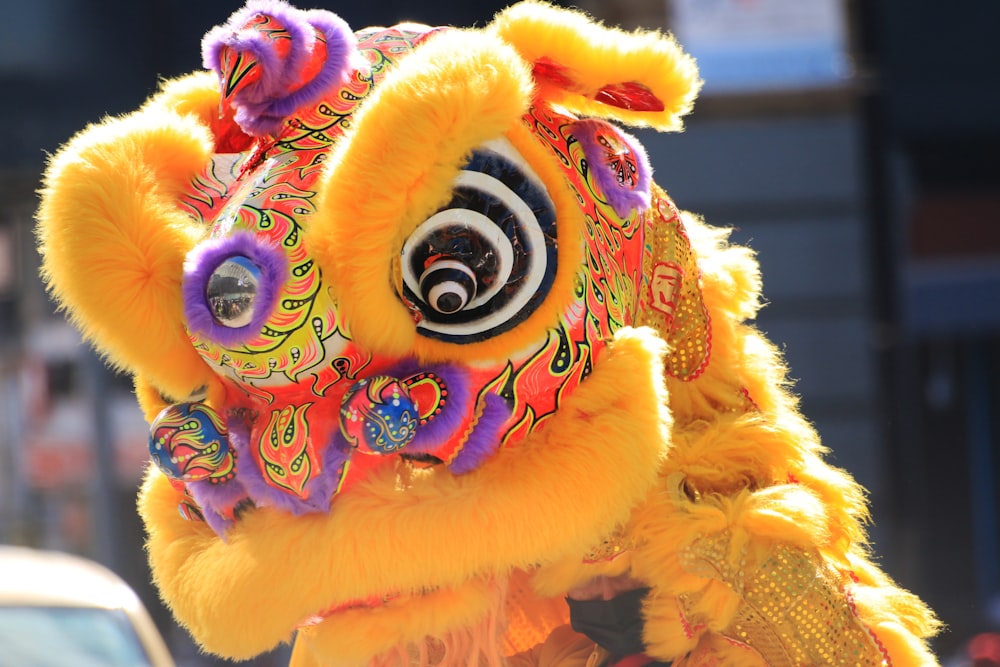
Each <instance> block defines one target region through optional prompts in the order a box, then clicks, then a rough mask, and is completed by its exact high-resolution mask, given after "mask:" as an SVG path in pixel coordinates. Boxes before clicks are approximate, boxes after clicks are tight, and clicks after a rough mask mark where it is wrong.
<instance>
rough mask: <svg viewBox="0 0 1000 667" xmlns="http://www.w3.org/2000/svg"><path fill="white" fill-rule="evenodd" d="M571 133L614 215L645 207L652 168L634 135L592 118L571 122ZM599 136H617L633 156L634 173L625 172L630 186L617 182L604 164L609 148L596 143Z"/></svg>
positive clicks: (626, 215)
mask: <svg viewBox="0 0 1000 667" xmlns="http://www.w3.org/2000/svg"><path fill="white" fill-rule="evenodd" d="M572 132H573V136H574V137H576V139H577V141H579V142H580V146H581V147H583V152H584V154H585V155H586V156H587V162H588V163H589V164H590V173H591V174H592V175H593V177H594V181H596V183H597V187H598V188H600V191H601V192H602V193H603V194H604V196H605V197H606V198H607V201H608V203H609V204H610V205H611V208H613V209H614V210H615V213H616V214H617V215H618V217H620V218H622V219H624V218H627V217H629V215H631V214H632V211H633V210H635V211H636V212H639V213H641V212H642V211H644V210H646V209H647V208H649V201H650V188H651V183H652V171H653V169H652V167H650V165H649V158H648V157H647V156H646V151H645V149H644V148H643V147H642V145H641V144H640V143H639V142H638V141H636V140H635V137H632V136H631V135H628V134H626V133H624V132H622V131H621V130H619V129H618V128H617V127H615V126H614V125H612V124H610V123H607V122H605V121H602V120H596V119H587V120H580V121H577V122H575V123H573V127H572ZM599 135H601V136H605V137H610V138H614V139H617V140H618V141H620V142H621V143H622V144H624V145H625V147H626V148H627V149H628V151H629V152H630V153H631V154H632V156H634V158H635V163H636V173H635V174H634V175H631V174H629V175H626V178H629V177H632V178H634V179H635V183H634V185H633V184H632V183H629V182H628V181H626V182H625V183H621V182H619V180H618V177H617V174H616V172H615V170H614V169H613V168H612V167H610V166H609V165H608V164H607V156H608V154H609V150H608V148H607V147H605V146H603V145H601V144H600V143H599V142H598V140H597V137H598V136H599Z"/></svg>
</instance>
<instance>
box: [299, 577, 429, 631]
mask: <svg viewBox="0 0 1000 667" xmlns="http://www.w3.org/2000/svg"><path fill="white" fill-rule="evenodd" d="M437 590H438V588H437V587H436V586H435V587H431V588H423V589H420V590H419V591H416V592H414V593H410V594H409V595H404V594H403V593H400V592H393V593H384V594H382V595H370V596H368V597H363V598H354V599H353V600H347V601H344V602H337V603H335V604H333V605H330V606H329V607H327V608H326V609H324V610H323V611H320V612H318V613H315V614H313V615H311V616H307V617H306V618H304V619H302V620H301V621H299V622H298V623H297V624H296V626H295V627H296V629H301V628H308V627H310V626H313V625H319V624H320V623H322V622H323V621H325V620H326V619H328V618H330V617H332V616H336V615H337V614H341V613H344V612H348V611H356V610H362V609H378V608H380V607H384V606H385V605H387V604H389V603H392V602H397V601H400V600H404V599H405V600H412V599H414V598H420V597H423V596H425V595H428V594H430V593H433V592H435V591H437Z"/></svg>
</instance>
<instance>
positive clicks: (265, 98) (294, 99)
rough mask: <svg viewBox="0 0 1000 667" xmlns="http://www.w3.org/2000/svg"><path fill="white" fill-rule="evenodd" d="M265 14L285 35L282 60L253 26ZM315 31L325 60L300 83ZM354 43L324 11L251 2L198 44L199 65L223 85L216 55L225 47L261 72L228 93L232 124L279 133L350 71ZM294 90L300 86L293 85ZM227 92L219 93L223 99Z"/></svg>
mask: <svg viewBox="0 0 1000 667" xmlns="http://www.w3.org/2000/svg"><path fill="white" fill-rule="evenodd" d="M259 15H264V16H267V17H270V18H271V19H273V20H274V21H275V22H276V23H278V24H280V25H281V27H282V28H284V29H285V30H286V31H287V32H288V35H289V40H290V47H289V50H288V53H287V55H286V56H285V57H284V58H282V57H281V55H280V54H279V53H278V52H277V51H276V48H275V42H274V40H273V39H272V38H271V37H269V36H268V35H267V34H266V33H264V32H261V31H258V30H257V29H255V28H254V27H247V26H248V24H249V23H250V22H251V21H252V20H253V19H254V17H256V16H259ZM317 32H319V33H320V35H322V37H321V39H323V40H324V42H325V44H326V60H325V62H324V63H323V65H322V67H321V68H320V70H319V71H318V72H317V73H316V74H315V75H314V76H313V77H312V79H310V80H309V81H301V80H300V77H301V73H302V69H303V68H304V67H305V65H306V64H307V63H308V62H309V59H310V57H311V55H312V52H313V49H314V47H315V46H316V43H317V40H318V39H320V38H318V37H317V34H316V33H317ZM356 46H357V40H356V38H355V36H354V33H353V32H351V29H350V28H349V27H348V25H347V23H345V22H344V21H343V19H341V18H340V17H339V16H337V15H336V14H333V13H331V12H328V11H324V10H310V11H302V10H299V9H296V8H294V7H292V6H290V5H289V4H287V3H286V2H283V1H282V0H250V1H249V2H247V4H246V6H245V7H244V8H243V9H241V10H239V11H237V12H236V13H234V14H233V15H232V16H230V18H229V21H228V22H227V23H226V24H225V25H222V26H216V27H215V28H213V29H212V30H210V31H209V32H208V33H207V34H206V35H205V37H204V39H203V40H202V63H203V65H204V66H205V67H206V68H207V69H210V70H213V71H215V72H216V74H218V75H219V77H220V81H221V83H222V85H223V87H225V86H226V80H225V79H226V74H227V73H225V72H223V71H222V65H221V63H220V55H221V53H222V50H223V48H224V47H229V48H230V49H232V50H234V51H236V52H239V53H243V54H246V55H248V56H249V57H250V58H252V59H253V60H255V61H256V62H257V66H258V67H259V68H260V79H259V80H258V81H256V82H253V83H250V84H248V85H246V86H245V87H243V88H240V89H238V90H236V92H234V93H233V94H232V97H231V98H230V100H229V102H230V104H231V105H232V106H233V108H234V109H235V110H236V113H235V120H236V123H237V124H238V125H239V126H240V127H241V128H242V129H243V131H244V132H246V133H247V134H250V135H254V136H262V135H273V134H277V133H278V132H279V131H280V130H281V127H282V125H283V123H284V122H285V119H287V118H288V117H289V116H291V115H292V114H293V113H294V112H295V111H296V110H297V109H299V108H300V107H303V106H305V105H307V104H311V103H314V102H317V101H318V100H319V99H321V98H322V96H323V94H324V93H325V92H326V91H328V90H329V89H330V88H331V87H332V86H334V85H337V84H338V83H341V82H343V81H344V80H345V78H346V76H347V73H348V72H349V71H350V67H351V61H352V56H353V54H354V53H355V50H356ZM297 86H298V87H297ZM225 92H226V91H225V90H223V94H224V95H225Z"/></svg>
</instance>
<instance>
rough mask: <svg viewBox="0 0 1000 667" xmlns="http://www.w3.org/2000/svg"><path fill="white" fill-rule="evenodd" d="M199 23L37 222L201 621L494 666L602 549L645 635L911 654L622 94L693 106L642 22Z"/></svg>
mask: <svg viewBox="0 0 1000 667" xmlns="http://www.w3.org/2000/svg"><path fill="white" fill-rule="evenodd" d="M203 56H204V62H205V66H206V68H207V69H208V70H209V71H205V72H200V73H194V74H191V75H189V76H186V77H183V78H179V79H177V80H172V81H168V82H166V83H165V84H164V85H163V87H162V90H161V91H160V92H158V93H157V94H156V95H154V96H153V97H152V98H151V99H150V100H149V101H148V102H146V103H145V104H144V105H143V106H142V107H141V108H140V109H139V110H137V111H135V112H134V113H131V114H129V115H126V116H123V117H119V118H112V119H108V120H105V121H104V122H102V123H100V124H97V125H93V126H91V127H88V128H87V129H85V130H84V131H83V132H81V133H80V134H78V135H77V136H76V137H74V138H73V139H72V140H71V141H69V142H68V143H67V145H66V146H65V147H63V148H62V149H61V150H60V151H59V152H58V154H57V155H55V156H54V157H53V159H52V160H51V162H50V165H49V167H48V171H47V174H46V179H45V183H44V188H43V191H42V202H41V206H40V209H39V215H38V218H39V227H38V235H39V240H40V248H41V252H42V255H43V274H44V277H45V279H46V281H47V283H48V285H49V287H50V290H51V292H52V294H53V295H54V297H55V298H56V299H57V301H58V302H59V304H60V305H61V306H62V307H63V308H65V310H66V311H67V312H68V313H69V315H70V316H71V318H72V320H73V321H74V323H75V324H76V325H77V326H79V327H80V329H81V330H82V332H83V333H84V335H85V336H86V338H87V339H88V340H90V341H92V342H93V343H94V344H95V345H96V347H97V348H98V349H99V350H100V351H101V352H102V353H103V354H104V355H105V356H106V358H107V359H108V361H109V362H110V363H111V364H113V365H114V366H115V367H117V368H118V369H121V370H124V371H127V372H128V373H130V374H132V375H133V376H134V380H135V387H136V393H137V395H138V398H139V402H140V404H141V406H142V408H143V411H144V413H145V414H146V416H147V418H148V419H149V421H150V439H149V449H150V454H151V458H152V462H153V465H151V466H150V469H149V472H148V475H147V477H146V480H145V483H144V485H143V488H142V490H141V495H140V501H139V510H140V513H141V515H142V518H143V520H144V522H145V526H146V529H147V531H148V554H149V559H150V563H151V566H152V573H153V577H154V580H155V583H156V585H157V587H158V588H159V590H160V593H161V595H162V597H163V599H164V600H165V601H166V603H167V604H168V605H169V607H170V608H171V610H172V611H173V613H174V614H175V616H176V618H177V619H178V620H179V622H180V623H181V624H182V625H184V626H185V627H186V628H187V629H188V630H189V631H190V632H191V634H192V635H193V636H194V638H195V639H196V640H197V641H198V643H199V644H200V645H201V646H202V647H203V648H204V649H205V650H207V651H209V652H211V653H215V654H219V655H222V656H227V657H231V658H237V659H242V658H249V657H251V656H254V655H257V654H259V653H261V652H265V651H267V650H269V649H271V648H273V647H275V646H277V645H279V644H280V643H282V642H292V641H293V642H294V649H293V651H292V664H293V665H295V666H296V667H305V666H319V665H337V666H341V665H344V666H348V665H350V666H353V665H365V664H370V665H389V664H401V665H422V666H426V665H449V666H455V665H462V666H463V667H464V666H465V665H489V666H491V667H498V666H501V665H505V664H515V663H516V664H525V663H524V661H525V660H528V661H529V662H530V660H531V659H532V656H533V655H537V654H538V652H537V651H535V652H534V653H533V652H532V647H537V646H544V645H545V642H546V641H547V638H549V639H551V637H553V636H555V635H556V634H558V633H559V632H564V630H565V626H566V624H567V618H568V612H567V606H566V602H565V599H564V596H565V595H566V593H567V591H569V590H571V589H572V588H573V587H575V586H578V585H580V584H581V583H582V582H586V581H588V580H592V579H593V578H594V577H597V576H617V575H622V574H626V573H627V574H628V575H629V576H630V577H633V578H635V579H638V580H640V581H642V582H643V583H644V584H645V585H646V586H648V588H649V592H648V593H647V594H646V595H645V597H644V599H643V601H642V618H643V619H644V631H643V635H642V639H643V642H644V644H645V647H646V653H647V655H648V656H649V657H651V658H654V659H656V660H657V661H661V662H672V663H673V664H674V665H677V666H679V667H680V666H683V667H693V666H695V665H771V666H775V667H778V666H781V667H783V666H791V665H796V666H799V665H895V666H896V667H903V666H908V665H925V664H928V665H929V664H936V661H935V659H934V657H933V656H932V655H931V653H930V652H929V650H928V648H927V646H926V643H925V642H926V639H927V638H928V637H929V636H931V635H933V633H934V631H935V630H936V625H937V621H936V620H935V619H934V617H933V615H932V614H931V612H930V611H929V610H928V609H927V608H926V607H925V606H924V605H923V604H922V603H921V602H920V601H919V600H918V599H917V598H916V597H914V596H913V595H911V594H910V593H907V592H906V591H903V590H901V589H899V588H898V587H896V586H895V585H894V584H893V583H892V581H891V580H890V579H889V578H888V577H887V576H886V575H884V574H883V573H882V572H881V571H880V570H879V569H878V568H877V567H876V566H875V565H873V564H872V562H871V561H870V560H869V557H868V555H867V551H866V541H865V540H866V537H865V531H864V524H865V522H866V520H867V509H866V505H865V501H864V498H863V490H862V489H861V488H859V486H858V485H857V484H856V483H855V482H854V481H853V480H852V479H851V478H850V477H849V476H848V475H847V474H846V473H845V472H844V471H841V470H838V469H836V468H834V467H831V466H830V465H828V464H827V463H825V462H824V460H823V458H822V457H823V454H824V450H823V448H822V446H821V445H820V443H819V441H818V438H817V435H816V433H815V432H814V431H813V429H812V428H811V427H810V426H809V425H808V423H807V422H806V421H805V420H804V418H803V417H802V416H801V415H800V414H799V412H798V410H797V407H796V402H795V399H794V398H793V397H792V395H791V393H790V392H789V390H788V384H787V382H786V380H785V375H784V367H783V365H782V362H781V360H780V358H779V355H778V354H777V352H776V351H775V349H774V348H773V347H772V346H771V345H770V344H769V343H768V342H767V341H765V339H764V338H763V337H762V336H761V335H760V334H759V333H758V332H757V331H756V330H755V329H754V328H752V326H751V325H749V324H747V321H748V320H751V319H752V318H753V316H754V314H755V312H756V310H757V308H758V305H759V292H760V284H759V274H758V267H757V264H756V262H755V260H754V258H753V255H752V253H751V252H750V251H749V250H747V249H745V248H742V247H736V246H733V245H730V244H728V243H727V241H726V238H727V234H726V232H725V230H719V229H714V228H711V227H709V226H707V225H706V224H704V223H703V222H702V221H701V220H699V219H698V218H697V217H695V216H693V215H690V214H687V213H684V212H681V211H679V210H678V209H677V208H675V206H674V203H673V202H672V201H671V199H670V198H669V197H668V195H667V194H666V192H665V191H664V190H663V189H661V188H660V187H659V186H657V185H656V184H655V183H654V182H653V180H652V179H651V168H650V164H649V162H648V159H647V157H646V155H645V153H644V151H643V148H642V146H641V145H639V143H638V142H637V140H636V139H635V138H634V137H632V136H630V135H629V134H626V133H625V132H623V131H622V130H621V129H620V127H621V126H635V127H651V128H655V129H658V130H663V131H669V130H677V129H679V127H680V118H681V117H682V116H683V115H684V114H686V113H687V112H688V111H689V110H690V107H691V105H692V102H693V99H694V97H695V95H696V93H697V90H698V87H699V83H700V82H699V80H698V77H697V72H696V69H695V65H694V62H693V61H692V59H691V58H690V57H688V56H687V55H685V54H684V53H683V52H682V51H681V49H680V48H679V47H678V46H677V44H676V43H675V42H674V41H673V40H672V39H671V38H669V37H667V36H665V35H662V34H659V33H657V32H642V31H639V32H634V33H626V32H622V31H620V30H617V29H615V28H611V27H607V26H604V25H601V24H598V23H595V22H593V21H591V20H590V19H589V18H588V17H586V16H584V15H582V14H580V13H577V12H574V11H570V10H564V9H559V8H555V7H552V6H549V5H546V4H543V3H541V2H537V1H535V0H526V1H525V2H521V3H519V4H515V5H513V6H511V7H510V8H508V9H507V10H505V11H503V12H501V13H500V14H498V15H497V16H496V18H495V20H493V21H492V22H491V23H490V24H488V25H486V26H485V27H483V28H481V29H455V28H431V27H428V26H424V25H418V24H402V25H398V26H395V27H391V28H367V29H364V30H360V31H358V32H351V30H350V29H349V28H348V27H347V26H346V25H345V23H344V22H343V21H342V20H341V19H340V18H338V17H337V16H336V15H334V14H332V13H330V12H326V11H320V10H313V11H302V10H299V9H296V8H293V7H291V6H289V5H287V4H285V3H284V2H281V0H250V2H249V4H248V5H247V6H246V7H245V8H243V9H241V10H239V11H237V12H236V13H235V14H233V16H232V17H231V19H230V21H229V22H228V23H227V24H226V25H224V26H220V27H217V28H215V29H213V30H211V31H210V32H208V33H207V35H206V37H205V40H204V43H203Z"/></svg>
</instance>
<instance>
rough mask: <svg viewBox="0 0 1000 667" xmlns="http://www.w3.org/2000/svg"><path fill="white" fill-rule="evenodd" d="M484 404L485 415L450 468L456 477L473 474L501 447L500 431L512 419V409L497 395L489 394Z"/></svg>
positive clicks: (484, 399)
mask: <svg viewBox="0 0 1000 667" xmlns="http://www.w3.org/2000/svg"><path fill="white" fill-rule="evenodd" d="M483 402H484V403H485V405H484V407H483V415H482V416H481V417H480V418H479V421H478V422H477V423H476V427H475V428H474V429H473V430H472V433H471V434H470V435H469V441H468V442H466V443H465V447H463V448H462V451H460V452H459V453H458V456H456V457H455V460H454V461H452V462H451V465H449V466H448V469H449V470H451V471H452V472H453V473H455V474H456V475H464V474H465V473H467V472H472V471H473V470H475V469H476V468H478V467H479V466H481V465H482V464H483V462H485V461H486V459H488V458H489V457H491V456H493V454H494V453H495V452H496V451H497V449H498V448H499V447H500V431H501V429H502V428H503V427H504V425H505V424H506V423H507V420H509V419H510V416H511V411H510V407H509V406H508V405H507V401H505V400H504V399H503V398H501V397H500V396H497V395H496V394H487V395H486V396H485V397H484V398H483Z"/></svg>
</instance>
